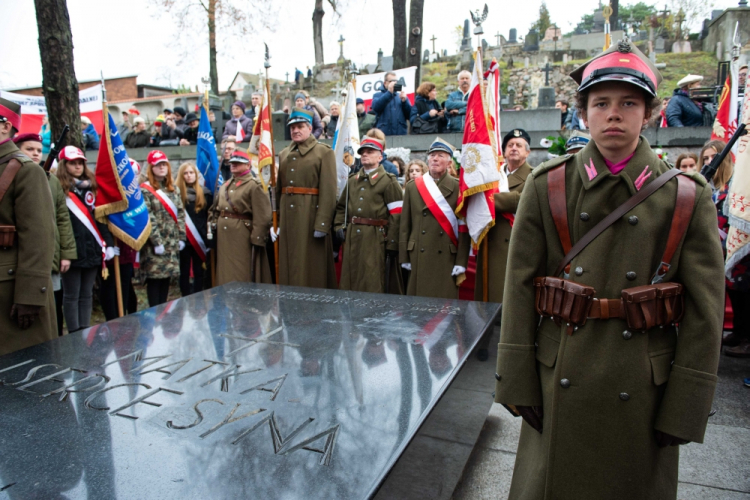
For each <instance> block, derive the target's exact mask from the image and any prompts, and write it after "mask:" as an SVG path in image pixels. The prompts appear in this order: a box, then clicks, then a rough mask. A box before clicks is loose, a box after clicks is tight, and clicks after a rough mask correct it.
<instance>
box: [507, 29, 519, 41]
mask: <svg viewBox="0 0 750 500" xmlns="http://www.w3.org/2000/svg"><path fill="white" fill-rule="evenodd" d="M517 33H518V31H517V30H516V28H511V29H510V33H509V34H508V36H509V38H508V43H518V40H517V39H516V37H517V36H518V34H517Z"/></svg>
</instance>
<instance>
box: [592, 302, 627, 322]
mask: <svg viewBox="0 0 750 500" xmlns="http://www.w3.org/2000/svg"><path fill="white" fill-rule="evenodd" d="M591 302H592V304H591V310H590V311H589V319H610V318H618V319H625V306H624V305H623V303H622V299H593V300H592V301H591Z"/></svg>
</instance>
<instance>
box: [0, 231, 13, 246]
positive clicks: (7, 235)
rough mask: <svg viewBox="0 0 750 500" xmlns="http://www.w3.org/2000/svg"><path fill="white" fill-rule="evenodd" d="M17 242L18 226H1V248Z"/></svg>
mask: <svg viewBox="0 0 750 500" xmlns="http://www.w3.org/2000/svg"><path fill="white" fill-rule="evenodd" d="M15 243H16V226H0V248H9V247H12V246H13V245H14V244H15Z"/></svg>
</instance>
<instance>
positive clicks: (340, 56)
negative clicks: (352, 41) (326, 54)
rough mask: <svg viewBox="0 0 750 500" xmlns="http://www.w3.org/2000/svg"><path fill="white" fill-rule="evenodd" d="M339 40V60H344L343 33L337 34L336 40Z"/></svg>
mask: <svg viewBox="0 0 750 500" xmlns="http://www.w3.org/2000/svg"><path fill="white" fill-rule="evenodd" d="M337 41H338V42H339V61H343V60H344V42H345V41H346V40H345V39H344V35H339V39H338V40H337Z"/></svg>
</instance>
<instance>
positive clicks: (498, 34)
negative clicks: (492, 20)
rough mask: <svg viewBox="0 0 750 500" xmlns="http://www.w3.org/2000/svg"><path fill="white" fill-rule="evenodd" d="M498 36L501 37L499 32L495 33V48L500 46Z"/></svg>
mask: <svg viewBox="0 0 750 500" xmlns="http://www.w3.org/2000/svg"><path fill="white" fill-rule="evenodd" d="M500 36H501V35H500V32H499V31H498V32H497V33H496V34H495V38H497V46H498V47H499V46H500Z"/></svg>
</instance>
